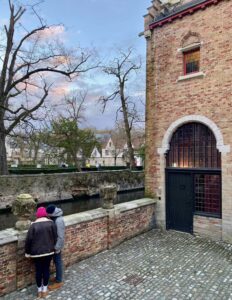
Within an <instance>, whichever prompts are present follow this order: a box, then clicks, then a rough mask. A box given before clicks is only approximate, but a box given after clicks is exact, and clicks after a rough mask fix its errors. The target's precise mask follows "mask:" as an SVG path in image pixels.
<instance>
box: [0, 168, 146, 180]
mask: <svg viewBox="0 0 232 300" xmlns="http://www.w3.org/2000/svg"><path fill="white" fill-rule="evenodd" d="M123 172H127V173H141V174H142V173H144V171H143V170H141V171H140V170H130V169H121V170H100V171H81V172H65V169H64V172H62V173H49V174H44V173H42V172H41V173H38V174H11V175H0V178H20V177H52V176H58V177H61V176H72V175H76V174H78V175H81V176H84V175H88V174H99V173H107V174H108V173H123Z"/></svg>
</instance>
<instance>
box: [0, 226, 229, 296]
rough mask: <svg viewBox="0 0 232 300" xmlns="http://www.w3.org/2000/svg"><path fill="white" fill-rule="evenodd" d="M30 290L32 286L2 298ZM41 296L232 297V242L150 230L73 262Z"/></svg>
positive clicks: (23, 294) (26, 292)
mask: <svg viewBox="0 0 232 300" xmlns="http://www.w3.org/2000/svg"><path fill="white" fill-rule="evenodd" d="M35 294H36V288H35V286H31V287H29V288H27V289H23V290H22V291H18V292H14V293H11V294H9V295H7V296H5V297H2V299H4V300H29V299H30V300H31V299H36V297H35V296H34V295H35ZM46 299H55V300H59V299H65V300H110V299H112V300H156V299H157V300H169V299H170V300H182V299H184V300H186V299H197V300H214V299H220V300H229V299H231V300H232V246H231V245H228V244H222V243H215V242H212V241H209V240H206V239H202V238H198V237H194V236H192V235H189V234H185V233H180V232H175V231H168V232H160V231H157V230H153V231H150V232H148V233H145V234H143V235H140V236H138V237H135V238H133V239H131V240H129V241H126V242H124V243H123V244H121V245H120V246H118V247H117V248H114V249H113V250H108V251H104V252H102V253H99V254H98V255H96V256H94V257H90V258H88V259H86V260H84V261H81V262H79V263H77V264H75V265H73V266H72V267H70V268H69V269H67V270H66V272H65V284H64V286H63V287H62V288H61V289H59V290H57V291H54V292H51V293H50V294H49V295H48V296H47V298H46Z"/></svg>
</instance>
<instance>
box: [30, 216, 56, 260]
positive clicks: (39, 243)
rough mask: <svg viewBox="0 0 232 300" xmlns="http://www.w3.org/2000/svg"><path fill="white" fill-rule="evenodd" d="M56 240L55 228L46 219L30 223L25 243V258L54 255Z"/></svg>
mask: <svg viewBox="0 0 232 300" xmlns="http://www.w3.org/2000/svg"><path fill="white" fill-rule="evenodd" d="M56 240H57V232H56V226H55V224H54V222H53V221H52V220H50V219H48V218H46V217H43V218H38V219H37V220H36V221H35V222H33V223H31V226H30V228H29V230H28V233H27V237H26V242H25V256H26V257H28V256H29V257H41V256H48V255H52V254H54V247H55V244H56Z"/></svg>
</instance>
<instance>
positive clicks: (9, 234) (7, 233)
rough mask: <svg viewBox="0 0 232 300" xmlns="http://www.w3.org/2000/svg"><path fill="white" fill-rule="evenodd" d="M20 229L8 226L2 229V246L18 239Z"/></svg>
mask: <svg viewBox="0 0 232 300" xmlns="http://www.w3.org/2000/svg"><path fill="white" fill-rule="evenodd" d="M18 233H19V232H18V230H15V229H14V228H8V229H5V230H1V231H0V246H2V245H5V244H9V243H13V242H16V241H18Z"/></svg>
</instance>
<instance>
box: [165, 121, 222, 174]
mask: <svg viewBox="0 0 232 300" xmlns="http://www.w3.org/2000/svg"><path fill="white" fill-rule="evenodd" d="M167 167H178V168H201V169H204V168H207V169H220V168H221V154H220V152H219V151H218V150H217V148H216V139H215V137H214V135H213V133H212V131H211V130H210V129H209V128H208V127H207V126H205V125H203V124H201V123H187V124H184V125H182V126H181V127H179V128H178V129H177V130H176V132H175V133H174V134H173V136H172V139H171V142H170V150H169V151H168V153H167Z"/></svg>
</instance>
